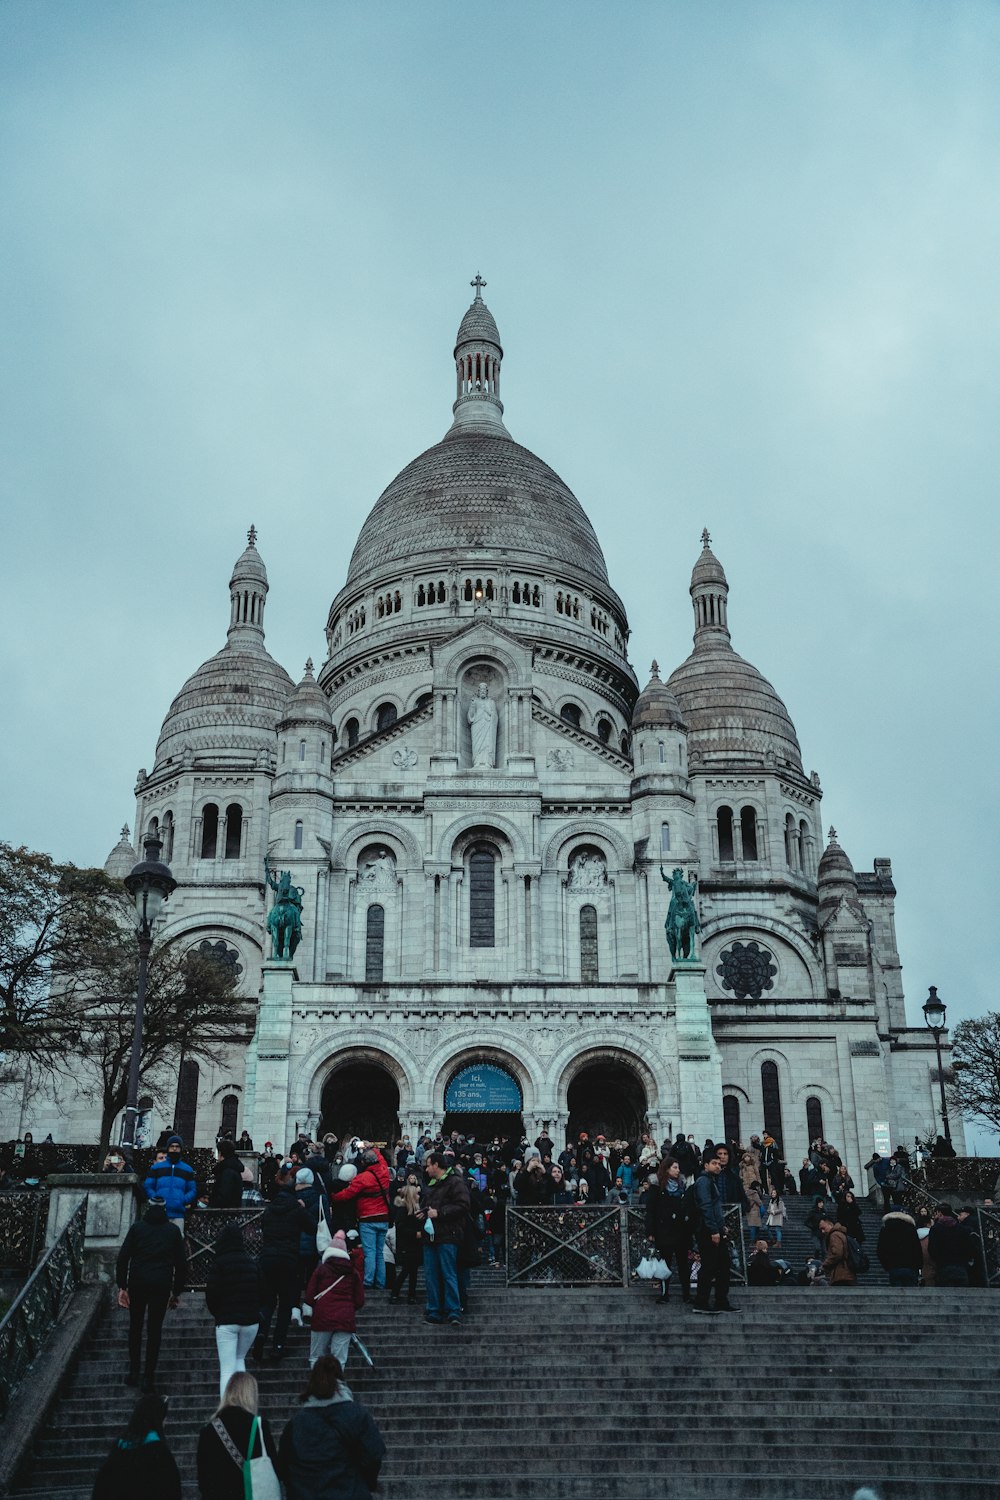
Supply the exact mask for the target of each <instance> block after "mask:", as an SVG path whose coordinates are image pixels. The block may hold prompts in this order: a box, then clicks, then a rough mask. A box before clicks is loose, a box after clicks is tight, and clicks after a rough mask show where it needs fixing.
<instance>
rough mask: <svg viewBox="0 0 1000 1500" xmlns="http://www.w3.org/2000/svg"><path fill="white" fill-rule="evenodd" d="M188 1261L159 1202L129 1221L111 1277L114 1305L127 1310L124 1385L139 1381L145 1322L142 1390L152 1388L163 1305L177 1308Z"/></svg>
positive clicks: (179, 1240) (136, 1383) (179, 1239)
mask: <svg viewBox="0 0 1000 1500" xmlns="http://www.w3.org/2000/svg"><path fill="white" fill-rule="evenodd" d="M186 1274H187V1261H186V1259H185V1256H184V1240H183V1239H182V1237H181V1235H180V1234H179V1233H178V1231H177V1228H176V1226H175V1225H174V1224H171V1223H170V1222H169V1221H168V1219H167V1214H166V1209H165V1207H164V1205H163V1203H162V1202H154V1203H151V1204H150V1206H149V1208H148V1209H147V1210H146V1213H145V1215H144V1216H143V1218H141V1219H137V1220H136V1222H135V1223H134V1224H133V1225H132V1227H131V1229H130V1230H129V1232H128V1234H127V1235H126V1236H125V1239H124V1241H123V1243H122V1247H121V1249H120V1250H119V1252H118V1262H117V1265H116V1266H115V1280H116V1281H117V1283H118V1306H119V1307H124V1308H125V1309H126V1310H127V1311H128V1315H129V1326H128V1375H127V1377H126V1384H127V1385H138V1384H139V1362H140V1356H141V1353H142V1327H143V1323H144V1322H145V1323H146V1369H145V1374H144V1375H143V1380H142V1388H143V1390H144V1391H152V1390H154V1389H155V1382H156V1362H157V1360H158V1359H159V1357H160V1336H161V1333H162V1330H163V1320H164V1318H165V1317H166V1315H167V1307H168V1306H169V1307H176V1306H177V1299H178V1297H179V1296H180V1294H181V1292H182V1291H183V1290H184V1280H185V1276H186Z"/></svg>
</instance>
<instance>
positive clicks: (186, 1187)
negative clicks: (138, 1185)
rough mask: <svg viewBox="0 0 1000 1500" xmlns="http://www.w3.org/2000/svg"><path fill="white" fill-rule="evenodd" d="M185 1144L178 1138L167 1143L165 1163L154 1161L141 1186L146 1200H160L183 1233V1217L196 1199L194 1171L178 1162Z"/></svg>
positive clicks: (177, 1136) (168, 1215)
mask: <svg viewBox="0 0 1000 1500" xmlns="http://www.w3.org/2000/svg"><path fill="white" fill-rule="evenodd" d="M183 1149H184V1142H183V1141H182V1140H181V1138H180V1136H179V1135H172V1136H170V1138H169V1139H168V1141H167V1159H166V1161H158V1162H154V1163H153V1165H152V1166H151V1167H150V1169H149V1176H148V1177H147V1178H146V1180H145V1182H144V1183H143V1187H144V1188H145V1190H146V1197H147V1198H162V1199H163V1203H164V1207H165V1208H166V1211H167V1218H168V1219H169V1220H170V1222H171V1224H176V1225H177V1228H178V1229H179V1230H180V1232H181V1234H183V1233H184V1215H185V1214H186V1213H187V1211H188V1209H189V1208H190V1207H191V1205H192V1204H193V1203H194V1200H195V1199H196V1198H197V1196H198V1183H197V1181H196V1180H195V1175H194V1169H193V1168H192V1167H189V1166H188V1164H187V1162H186V1161H181V1151H182V1150H183Z"/></svg>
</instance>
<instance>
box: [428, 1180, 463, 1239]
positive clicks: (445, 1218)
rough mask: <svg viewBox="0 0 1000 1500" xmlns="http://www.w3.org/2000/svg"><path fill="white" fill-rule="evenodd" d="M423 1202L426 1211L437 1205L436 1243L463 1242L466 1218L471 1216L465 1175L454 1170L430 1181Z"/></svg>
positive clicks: (434, 1223) (435, 1221) (433, 1221)
mask: <svg viewBox="0 0 1000 1500" xmlns="http://www.w3.org/2000/svg"><path fill="white" fill-rule="evenodd" d="M420 1201H421V1204H422V1205H423V1208H424V1211H425V1213H426V1211H427V1209H429V1208H436V1209H437V1218H436V1219H433V1220H432V1221H431V1222H432V1223H433V1225H434V1239H433V1240H432V1241H430V1243H431V1244H433V1245H460V1244H461V1243H462V1240H463V1239H464V1238H465V1221H466V1219H467V1218H468V1216H469V1189H468V1188H467V1187H466V1184H465V1178H464V1177H459V1175H458V1173H457V1172H455V1171H449V1172H448V1173H447V1174H446V1175H445V1176H444V1177H440V1178H438V1179H437V1181H435V1182H430V1183H428V1185H427V1187H426V1188H425V1189H424V1191H423V1194H422V1195H421V1199H420Z"/></svg>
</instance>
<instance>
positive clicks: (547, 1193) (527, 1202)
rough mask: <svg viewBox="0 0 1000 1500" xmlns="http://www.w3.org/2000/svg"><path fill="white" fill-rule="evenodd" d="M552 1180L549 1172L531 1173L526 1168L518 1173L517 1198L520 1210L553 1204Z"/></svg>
mask: <svg viewBox="0 0 1000 1500" xmlns="http://www.w3.org/2000/svg"><path fill="white" fill-rule="evenodd" d="M552 1193H553V1186H552V1178H551V1177H550V1176H549V1175H548V1173H547V1172H531V1171H529V1170H528V1168H527V1167H525V1169H524V1171H523V1172H519V1173H518V1177H517V1189H516V1197H517V1204H518V1207H519V1208H529V1207H533V1206H535V1205H537V1204H544V1203H551V1202H552Z"/></svg>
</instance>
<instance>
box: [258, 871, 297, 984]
mask: <svg viewBox="0 0 1000 1500" xmlns="http://www.w3.org/2000/svg"><path fill="white" fill-rule="evenodd" d="M264 874H265V876H266V878H267V883H268V885H269V886H270V887H271V889H272V891H273V892H274V905H273V906H272V907H271V910H270V911H269V912H268V914H267V930H268V932H269V933H270V934H271V957H272V958H279V959H280V958H289V959H290V958H293V957H294V955H295V950H296V948H297V947H298V946H299V939H300V938H301V936H302V897H303V896H304V895H305V891H304V889H303V887H302V886H300V885H292V875H291V871H290V870H282V871H281V872H280V878H279V879H278V880H275V878H274V876H273V875H272V873H271V866H270V865H269V864H268V862H267V860H266V859H265V860H264Z"/></svg>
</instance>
